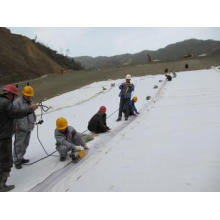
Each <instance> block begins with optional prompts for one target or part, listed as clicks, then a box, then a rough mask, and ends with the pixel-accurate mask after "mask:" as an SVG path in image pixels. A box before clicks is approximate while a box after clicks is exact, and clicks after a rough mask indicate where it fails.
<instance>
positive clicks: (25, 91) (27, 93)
mask: <svg viewBox="0 0 220 220" xmlns="http://www.w3.org/2000/svg"><path fill="white" fill-rule="evenodd" d="M22 94H23V95H25V96H28V97H33V96H34V89H33V88H32V87H31V86H25V87H24V88H23V90H22Z"/></svg>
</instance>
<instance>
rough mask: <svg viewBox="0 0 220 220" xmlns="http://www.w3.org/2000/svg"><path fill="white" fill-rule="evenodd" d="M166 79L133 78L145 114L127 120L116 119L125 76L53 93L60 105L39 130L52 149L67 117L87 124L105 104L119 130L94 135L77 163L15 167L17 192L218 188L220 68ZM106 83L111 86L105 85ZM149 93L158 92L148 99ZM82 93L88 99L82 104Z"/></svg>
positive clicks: (35, 154)
mask: <svg viewBox="0 0 220 220" xmlns="http://www.w3.org/2000/svg"><path fill="white" fill-rule="evenodd" d="M161 78H162V77H161V76H159V75H158V76H147V77H137V78H134V79H133V81H134V83H135V86H136V90H135V94H134V95H138V97H139V102H138V103H137V108H138V109H140V112H141V114H140V115H139V116H138V117H137V118H136V119H132V118H130V119H129V121H128V122H120V123H116V122H115V119H116V118H117V111H116V110H117V108H118V101H119V100H118V98H117V95H118V87H117V86H118V85H119V83H120V82H121V80H117V81H115V82H116V87H111V83H112V81H107V82H99V83H93V84H91V85H89V86H86V87H83V88H81V89H79V90H77V91H73V92H70V93H67V94H64V95H62V96H60V97H56V98H54V99H52V100H48V105H51V106H52V107H53V109H51V110H50V111H51V112H49V113H48V114H46V115H45V116H44V119H45V123H44V124H43V125H42V127H41V128H40V137H41V139H42V140H43V143H44V145H45V146H46V149H47V150H48V151H49V152H52V151H53V150H54V147H55V146H54V137H53V131H54V127H55V120H56V118H57V117H60V116H64V117H66V118H67V119H68V120H69V124H71V125H73V126H74V127H75V128H76V129H77V130H78V131H84V130H85V128H86V126H87V122H88V120H89V118H90V117H91V116H92V115H93V114H94V113H95V112H96V110H97V109H98V107H99V106H100V105H106V106H107V109H108V115H110V117H109V118H108V124H109V126H110V127H111V128H112V132H110V133H109V134H104V135H100V136H99V137H97V138H96V139H95V140H94V141H92V142H90V143H89V146H90V147H91V150H90V151H89V154H88V156H87V157H86V158H84V160H82V161H81V163H79V164H77V165H76V166H75V165H73V164H71V163H70V165H68V164H69V162H70V160H69V161H66V162H65V163H61V162H59V158H57V157H50V158H48V159H46V160H43V161H41V162H40V163H37V164H35V165H33V166H29V167H24V168H23V169H22V170H14V169H13V171H12V175H11V178H10V179H9V182H10V183H15V184H16V188H15V191H28V190H32V191H219V190H220V188H219V183H220V177H219V174H218V171H219V168H220V159H219V158H220V157H219V156H220V151H219V148H218V146H219V143H220V139H219V135H218V130H219V126H220V118H219V108H220V96H219V95H218V94H219V86H218V85H219V80H220V72H219V69H218V68H215V69H212V70H202V71H190V72H185V73H179V74H178V77H177V78H175V79H174V80H173V81H172V82H168V83H167V84H166V85H165V86H163V87H161V90H154V89H153V86H154V85H155V84H158V80H159V79H161ZM158 85H159V84H158ZM160 85H161V84H160ZM103 86H106V87H107V90H105V91H103V92H100V90H101V88H102V87H103ZM161 86H162V85H161ZM146 95H151V96H152V97H155V98H154V99H153V100H152V101H151V102H146V99H145V97H146ZM77 97H78V98H79V99H81V100H84V101H83V102H81V103H78V99H77ZM69 100H71V105H66V106H65V104H67V103H68V104H70V103H69ZM62 106H63V108H62ZM110 113H113V114H110ZM27 156H28V157H29V158H30V159H31V160H32V161H33V160H35V159H38V158H39V157H41V156H43V150H42V149H41V148H40V146H39V143H38V142H37V139H36V130H35V131H34V133H33V135H32V139H31V146H30V148H29V151H28V154H27Z"/></svg>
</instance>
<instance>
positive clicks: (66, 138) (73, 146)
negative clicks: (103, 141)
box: [54, 117, 93, 162]
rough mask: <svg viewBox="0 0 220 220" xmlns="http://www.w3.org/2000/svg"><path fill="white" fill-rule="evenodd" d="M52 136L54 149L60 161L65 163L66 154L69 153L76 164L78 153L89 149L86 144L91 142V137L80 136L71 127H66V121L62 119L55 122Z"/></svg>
mask: <svg viewBox="0 0 220 220" xmlns="http://www.w3.org/2000/svg"><path fill="white" fill-rule="evenodd" d="M54 136H55V139H56V149H57V151H58V152H59V154H60V161H65V160H66V156H67V153H68V152H71V155H70V156H71V157H72V160H73V161H75V162H77V161H78V159H79V155H80V153H81V152H83V151H85V150H86V149H89V147H88V146H87V145H86V142H88V141H91V140H93V136H92V135H82V134H81V133H79V132H77V131H76V130H75V129H74V128H73V127H72V126H68V122H67V120H66V119H65V118H63V117H60V118H58V119H57V120H56V129H55V132H54Z"/></svg>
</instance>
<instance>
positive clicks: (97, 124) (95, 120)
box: [88, 106, 110, 134]
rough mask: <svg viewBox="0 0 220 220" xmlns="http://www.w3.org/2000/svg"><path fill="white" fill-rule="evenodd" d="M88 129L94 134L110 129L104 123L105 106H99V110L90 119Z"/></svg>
mask: <svg viewBox="0 0 220 220" xmlns="http://www.w3.org/2000/svg"><path fill="white" fill-rule="evenodd" d="M88 130H89V131H91V132H92V133H94V134H98V133H103V132H107V131H110V128H109V127H108V126H107V124H106V107H105V106H101V107H100V108H99V111H98V112H97V113H96V114H95V115H94V116H93V117H92V118H91V119H90V121H89V123H88Z"/></svg>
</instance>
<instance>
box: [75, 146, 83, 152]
mask: <svg viewBox="0 0 220 220" xmlns="http://www.w3.org/2000/svg"><path fill="white" fill-rule="evenodd" d="M75 150H76V151H81V150H84V148H83V147H81V146H75Z"/></svg>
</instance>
